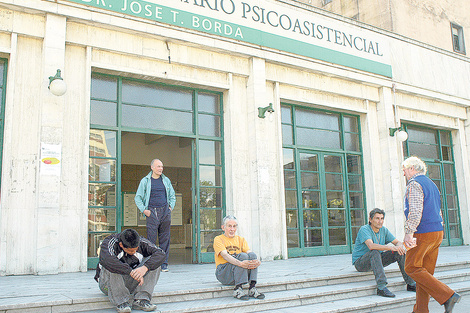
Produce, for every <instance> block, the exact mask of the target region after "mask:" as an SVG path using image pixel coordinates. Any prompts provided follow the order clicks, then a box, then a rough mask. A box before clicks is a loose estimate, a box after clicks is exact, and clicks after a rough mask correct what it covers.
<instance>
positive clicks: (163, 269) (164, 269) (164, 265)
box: [162, 264, 169, 272]
mask: <svg viewBox="0 0 470 313" xmlns="http://www.w3.org/2000/svg"><path fill="white" fill-rule="evenodd" d="M168 271H169V269H168V264H162V272H168Z"/></svg>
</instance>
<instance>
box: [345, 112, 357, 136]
mask: <svg viewBox="0 0 470 313" xmlns="http://www.w3.org/2000/svg"><path fill="white" fill-rule="evenodd" d="M343 121H344V131H346V132H353V133H357V132H359V129H358V128H357V117H353V116H344V118H343Z"/></svg>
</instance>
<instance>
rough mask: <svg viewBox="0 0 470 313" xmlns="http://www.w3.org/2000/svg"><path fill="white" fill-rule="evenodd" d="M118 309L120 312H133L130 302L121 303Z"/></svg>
mask: <svg viewBox="0 0 470 313" xmlns="http://www.w3.org/2000/svg"><path fill="white" fill-rule="evenodd" d="M116 310H117V311H118V313H130V312H132V309H131V306H130V305H129V302H124V303H121V304H120V305H118V306H117V307H116Z"/></svg>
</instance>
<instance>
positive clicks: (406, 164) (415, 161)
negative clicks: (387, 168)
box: [401, 156, 427, 174]
mask: <svg viewBox="0 0 470 313" xmlns="http://www.w3.org/2000/svg"><path fill="white" fill-rule="evenodd" d="M401 165H402V166H403V168H410V167H412V168H414V169H415V170H416V171H417V172H420V173H423V174H426V171H427V167H426V164H425V163H424V162H423V161H422V160H421V159H419V158H417V157H415V156H412V157H409V158H408V159H406V160H405V161H403V162H402V163H401Z"/></svg>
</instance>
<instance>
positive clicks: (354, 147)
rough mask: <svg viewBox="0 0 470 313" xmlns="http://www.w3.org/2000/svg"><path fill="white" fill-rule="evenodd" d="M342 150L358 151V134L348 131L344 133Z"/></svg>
mask: <svg viewBox="0 0 470 313" xmlns="http://www.w3.org/2000/svg"><path fill="white" fill-rule="evenodd" d="M344 150H347V151H360V148H359V135H358V134H349V133H345V134H344Z"/></svg>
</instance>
